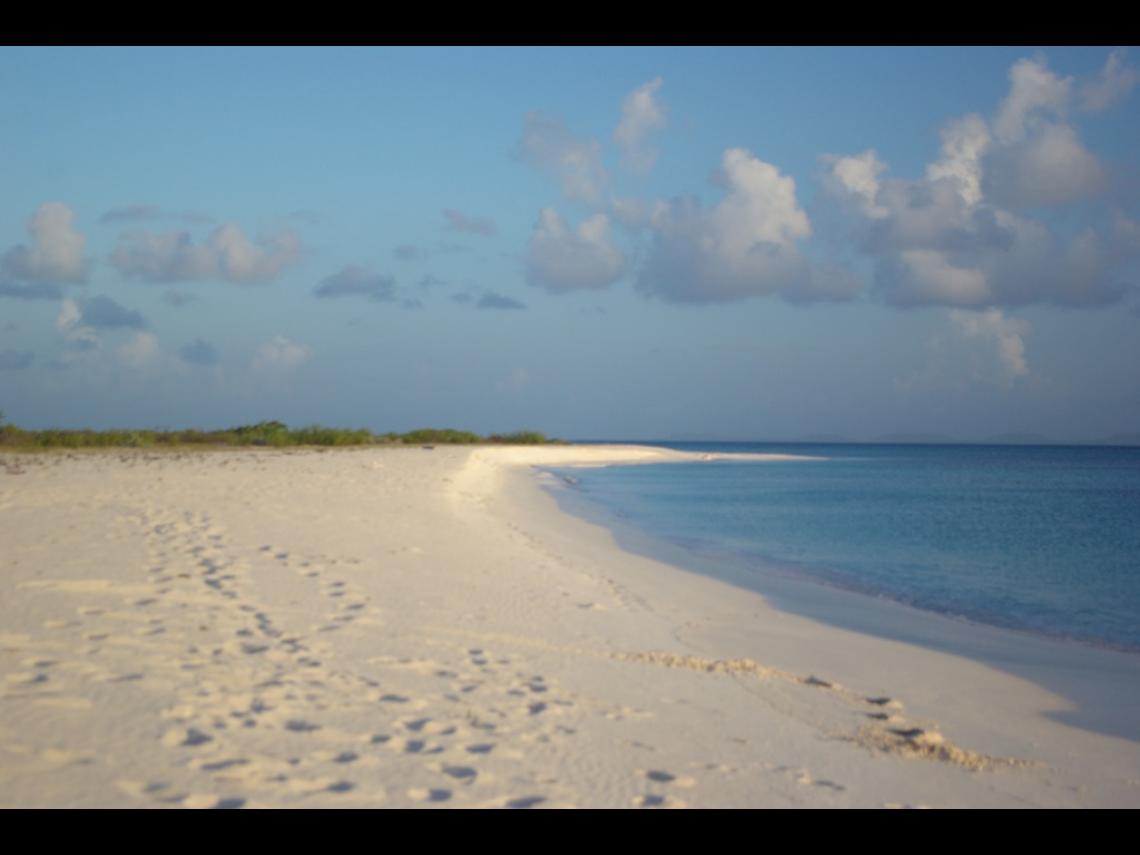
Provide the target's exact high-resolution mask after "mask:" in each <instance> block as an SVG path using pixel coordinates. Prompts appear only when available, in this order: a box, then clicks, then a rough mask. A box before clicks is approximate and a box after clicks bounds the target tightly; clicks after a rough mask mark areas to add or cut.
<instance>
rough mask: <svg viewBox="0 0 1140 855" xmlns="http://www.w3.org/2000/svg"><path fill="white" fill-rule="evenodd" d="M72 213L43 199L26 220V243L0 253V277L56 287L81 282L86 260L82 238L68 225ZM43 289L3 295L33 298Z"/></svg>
mask: <svg viewBox="0 0 1140 855" xmlns="http://www.w3.org/2000/svg"><path fill="white" fill-rule="evenodd" d="M74 219H75V214H74V212H73V211H72V210H71V208H69V207H68V206H67V205H64V204H63V203H62V202H45V203H44V204H42V205H40V207H39V208H37V209H36V212H35V214H33V215H32V217H31V218H30V219H29V220H28V225H27V229H28V236H29V238H30V240H29V242H28V243H26V244H20V245H18V246H14V247H12V248H11V249H9V250H8V251H7V252H6V253H4V255H3V256H0V276H2V277H3V278H4V279H6V280H12V281H14V282H22V283H24V284H25V285H28V286H37V285H39V286H44V285H46V286H58V285H62V284H69V283H79V282H84V281H85V280H86V279H87V263H86V262H85V261H84V258H83V245H84V243H85V240H86V239H85V238H84V236H83V235H81V234H80V233H79V232H77V231H76V230H75V229H74V228H73V227H72V221H73V220H74ZM43 293H45V292H44V291H43V289H38V290H37V289H36V288H34V287H32V288H26V289H24V291H23V293H15V292H11V291H10V292H8V293H7V296H23V297H30V298H35V297H38V296H41V295H42V294H43Z"/></svg>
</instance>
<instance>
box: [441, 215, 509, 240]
mask: <svg viewBox="0 0 1140 855" xmlns="http://www.w3.org/2000/svg"><path fill="white" fill-rule="evenodd" d="M443 216H444V219H446V220H447V228H448V229H449V230H451V231H453V232H463V233H464V234H472V235H484V236H487V237H489V236H491V235H493V234H495V232H496V231H498V230H497V229H496V227H495V223H494V222H493V221H492V220H489V219H486V218H485V217H473V216H469V215H467V214H465V213H463V212H462V211H456V210H455V209H454V208H447V209H445V210H444V212H443Z"/></svg>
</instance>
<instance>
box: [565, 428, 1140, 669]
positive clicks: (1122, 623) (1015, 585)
mask: <svg viewBox="0 0 1140 855" xmlns="http://www.w3.org/2000/svg"><path fill="white" fill-rule="evenodd" d="M656 444H661V445H668V447H671V448H679V449H684V450H690V451H715V452H726V451H736V452H784V453H790V454H801V455H811V456H819V457H823V458H826V459H823V460H805V461H781V462H735V461H718V462H713V463H693V464H676V463H669V464H649V465H638V466H615V467H607V468H598V469H574V470H572V471H571V470H565V471H564V472H563V474H565V475H567V476H570V477H571V478H572V479H573V482H574V485H573V488H574V490H575V492H576V493H578V494H579V495H581V496H582V497H584V498H586V499H588V500H590V501H591V502H594V503H598V504H599V505H600V506H601V507H603V508H605V509H607V510H608V511H609V512H610V513H612V514H615V515H617V516H619V517H620V518H622V519H623V520H624V521H625V522H626V523H628V524H632V525H633V526H635V527H636V528H638V529H641V530H642V531H644V532H645V533H646V534H648V535H650V536H652V537H655V538H660V539H664V540H667V541H669V542H671V543H673V544H676V545H679V546H682V547H684V548H686V549H687V550H690V551H692V552H693V553H694V554H695V555H697V556H700V558H701V559H702V560H701V561H700V562H698V563H699V565H700V566H701V567H702V568H704V569H705V570H706V571H708V570H709V569H710V568H712V572H715V568H716V567H718V566H722V567H725V568H727V567H729V566H731V567H732V568H733V572H734V573H739V572H740V568H741V567H743V568H745V572H752V573H755V574H765V573H767V574H771V573H773V572H785V573H791V574H794V575H799V576H802V577H807V578H811V579H813V580H816V581H819V582H822V583H825V584H828V585H832V586H836V587H840V588H846V589H849V590H855V591H859V592H863V593H869V594H873V595H878V596H883V597H888V598H891V599H895V600H898V601H901V602H904V603H907V604H909V605H913V606H916V607H918V608H920V609H926V610H929V611H934V612H938V613H941V614H948V615H955V616H962V617H966V618H968V619H970V620H973V621H978V622H981V623H988V624H992V625H995V626H1002V627H1009V628H1015V629H1021V630H1028V631H1030V632H1034V633H1039V634H1042V635H1047V636H1052V637H1060V638H1070V639H1078V640H1081V641H1085V642H1091V643H1093V644H1097V645H1102V646H1107V647H1115V648H1120V649H1126V650H1133V651H1135V650H1140V449H1138V448H1106V447H1054V446H1048V447H1044V446H1031V447H1026V446H1017V447H1011V446H961V445H957V446H914V445H894V446H890V445H853V444H852V445H846V444H845V445H814V444H813V445H808V444H769V443H656ZM777 567H778V568H780V569H779V570H776V569H775V568H777Z"/></svg>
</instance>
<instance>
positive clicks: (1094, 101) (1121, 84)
mask: <svg viewBox="0 0 1140 855" xmlns="http://www.w3.org/2000/svg"><path fill="white" fill-rule="evenodd" d="M1137 82H1140V71H1138V70H1137V69H1136V68H1135V67H1133V66H1131V65H1127V64H1126V63H1125V61H1124V51H1119V50H1117V51H1113V52H1112V53H1111V54H1109V55H1108V59H1107V60H1105V63H1104V68H1103V69H1102V70H1101V73H1100V75H1099V76H1098V77H1097V78H1096V79H1095V80H1090V81H1088V82H1087V83H1085V84H1084V86H1082V87H1081V92H1080V107H1081V109H1082V110H1085V111H1087V112H1090V113H1099V112H1102V111H1104V110H1107V109H1108V108H1109V107H1112V106H1115V105H1116V104H1118V103H1120V102H1121V101H1123V100H1124V99H1125V98H1127V97H1128V93H1129V92H1131V91H1132V89H1133V87H1134V86H1135V85H1136V84H1137Z"/></svg>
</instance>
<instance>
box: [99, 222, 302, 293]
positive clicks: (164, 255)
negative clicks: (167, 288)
mask: <svg viewBox="0 0 1140 855" xmlns="http://www.w3.org/2000/svg"><path fill="white" fill-rule="evenodd" d="M301 255H302V247H301V239H300V238H299V237H298V235H297V234H296V232H293V231H292V230H290V229H283V230H281V231H279V232H277V233H275V234H273V235H270V236H268V237H262V238H259V239H257V240H250V239H249V238H248V237H247V236H246V235H245V234H244V233H243V232H242V230H241V228H240V227H239V226H238V225H236V224H235V223H225V224H224V225H221V226H219V227H218V228H216V229H214V230H213V231H212V232H211V233H210V235H209V236H208V237H207V238H206V240H204V241H202V242H201V243H195V242H194V239H193V238H192V237H191V235H190V233H189V232H174V233H166V234H155V233H151V232H141V231H139V232H128V233H126V234H124V235H122V236H121V237H120V238H119V243H118V245H117V246H116V247H115V250H114V252H112V254H111V264H112V265H114V266H115V268H117V269H118V270H119V272H120V273H122V274H123V276H125V277H127V278H129V279H139V280H142V281H144V282H150V283H155V284H165V283H172V282H191V281H202V280H220V281H225V282H233V283H239V284H246V283H258V282H268V281H271V280H272V279H275V278H276V277H277V276H278V275H279V274H280V273H281V272H282V271H284V270H285V269H286V268H288V267H290V266H292V265H294V264H296V263H297V262H299V261H300V260H301Z"/></svg>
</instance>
